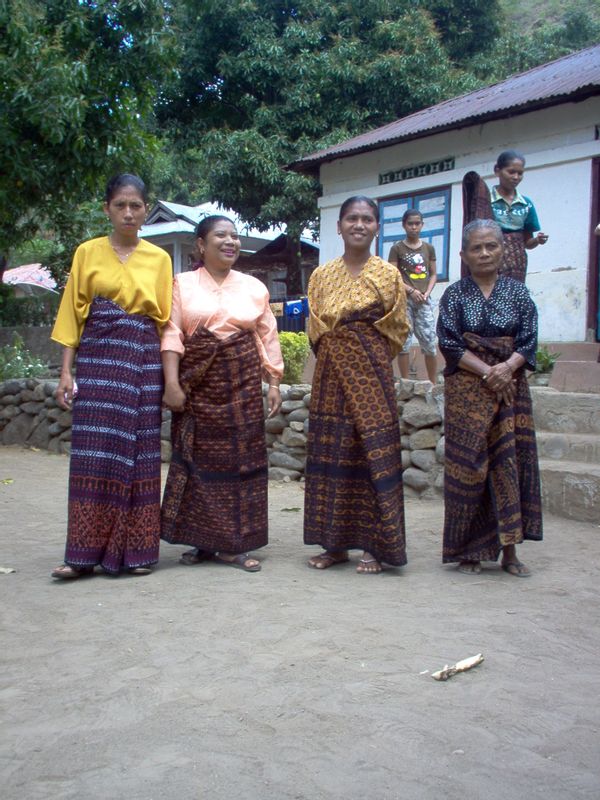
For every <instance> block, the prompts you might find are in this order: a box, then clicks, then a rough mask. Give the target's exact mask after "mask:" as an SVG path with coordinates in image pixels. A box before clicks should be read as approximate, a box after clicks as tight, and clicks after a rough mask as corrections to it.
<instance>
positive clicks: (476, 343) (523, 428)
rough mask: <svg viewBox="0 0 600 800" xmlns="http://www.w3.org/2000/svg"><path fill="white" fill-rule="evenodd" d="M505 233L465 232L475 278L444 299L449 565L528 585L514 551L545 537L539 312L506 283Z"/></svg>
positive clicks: (485, 225)
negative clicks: (536, 407) (533, 377)
mask: <svg viewBox="0 0 600 800" xmlns="http://www.w3.org/2000/svg"><path fill="white" fill-rule="evenodd" d="M502 256H503V245H502V231H501V229H500V226H499V225H498V224H497V223H496V222H494V221H493V220H484V219H476V220H474V221H473V222H470V223H469V224H468V225H466V226H465V229H464V231H463V242H462V250H461V257H462V259H463V261H464V262H465V263H466V265H467V266H468V268H469V272H470V275H469V276H468V277H466V278H463V279H462V280H460V281H457V282H456V283H454V284H452V285H451V286H449V287H448V288H447V289H446V291H445V292H444V295H443V296H442V299H441V301H440V308H439V312H440V313H439V320H438V338H439V345H440V350H441V351H442V353H443V355H444V358H445V359H446V369H445V372H444V375H445V408H446V413H445V435H446V438H445V452H446V456H445V458H446V469H445V483H444V500H445V522H444V544H443V560H444V562H445V563H448V562H458V564H459V567H458V568H459V570H460V571H461V572H464V573H467V574H471V575H473V574H479V573H480V572H481V562H482V561H496V560H497V559H498V557H499V556H500V553H502V562H501V567H502V569H503V570H504V571H505V572H507V573H508V574H509V575H513V576H515V577H519V578H524V577H528V576H529V575H530V571H529V569H528V568H527V567H526V566H525V565H524V564H523V563H521V562H520V561H519V559H518V558H517V551H516V546H517V544H520V543H521V542H523V541H524V540H526V539H531V540H540V539H541V538H542V516H541V501H540V482H539V469H538V461H537V452H536V444H535V431H534V427H533V417H532V410H531V396H530V394H529V388H528V385H527V379H526V374H525V370H527V369H529V370H533V369H535V353H536V349H537V310H536V307H535V304H534V303H533V300H532V299H531V297H530V295H529V291H528V290H527V288H526V286H525V285H524V284H523V283H522V282H520V281H517V280H515V279H513V278H508V277H504V276H500V275H499V274H498V269H499V267H500V264H501V262H502Z"/></svg>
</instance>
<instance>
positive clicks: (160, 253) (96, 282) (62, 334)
mask: <svg viewBox="0 0 600 800" xmlns="http://www.w3.org/2000/svg"><path fill="white" fill-rule="evenodd" d="M172 287H173V270H172V268H171V259H170V257H169V255H168V253H166V252H165V251H164V250H161V248H160V247H156V245H154V244H150V242H147V241H145V240H144V239H140V240H139V243H138V245H137V247H136V249H135V250H134V251H133V253H132V254H131V255H130V256H129V258H128V259H127V261H125V262H124V263H121V261H119V259H118V258H117V254H116V253H115V251H114V250H113V248H112V247H111V244H110V242H109V240H108V236H102V237H100V238H98V239H90V240H89V241H88V242H84V243H83V244H80V245H79V247H78V248H77V250H76V251H75V256H74V257H73V266H72V267H71V274H70V275H69V279H68V281H67V285H66V287H65V291H64V293H63V297H62V300H61V303H60V308H59V309H58V315H57V317H56V322H55V323H54V329H53V330H52V339H54V341H55V342H59V343H60V344H63V345H65V346H66V347H77V346H78V345H79V340H80V339H81V334H82V332H83V326H84V324H85V321H86V319H87V317H88V314H89V312H90V305H91V304H92V301H93V299H94V297H98V296H99V297H105V298H106V299H107V300H112V301H113V302H114V303H117V305H119V306H121V308H123V309H124V310H125V311H127V313H129V314H144V315H146V316H148V317H150V318H151V319H153V320H155V321H156V323H157V327H158V328H159V330H160V327H161V326H162V325H164V324H165V323H166V322H167V320H168V319H169V315H170V313H171V293H172Z"/></svg>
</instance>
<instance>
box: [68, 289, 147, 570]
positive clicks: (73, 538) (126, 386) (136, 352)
mask: <svg viewBox="0 0 600 800" xmlns="http://www.w3.org/2000/svg"><path fill="white" fill-rule="evenodd" d="M77 387H78V394H77V397H76V399H75V401H74V403H73V427H72V440H71V468H70V478H69V527H68V535H67V547H66V554H65V563H66V564H70V565H71V566H73V567H85V566H92V565H94V564H101V565H102V567H103V568H104V569H105V570H106V571H107V572H110V573H117V572H119V570H120V569H126V568H133V567H142V566H147V565H149V564H155V563H156V562H157V561H158V547H159V534H160V425H161V410H160V409H161V396H162V370H161V363H160V342H159V337H158V333H157V331H156V325H155V323H154V322H153V321H152V320H151V319H150V318H149V317H145V316H142V315H140V314H128V313H127V312H126V311H124V310H123V309H122V308H121V307H120V306H118V305H117V304H116V303H113V302H112V301H111V300H107V299H105V298H102V297H96V298H95V299H94V301H93V303H92V306H91V308H90V314H89V317H88V320H87V322H86V325H85V329H84V332H83V336H82V337H81V342H80V344H79V349H78V352H77Z"/></svg>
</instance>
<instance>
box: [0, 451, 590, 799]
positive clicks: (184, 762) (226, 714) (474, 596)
mask: <svg viewBox="0 0 600 800" xmlns="http://www.w3.org/2000/svg"><path fill="white" fill-rule="evenodd" d="M67 470H68V461H67V459H66V458H64V457H61V456H55V455H50V454H48V453H42V452H31V451H26V450H20V449H18V448H7V447H2V448H0V480H2V479H12V481H13V482H11V483H7V482H3V483H0V514H1V518H2V550H1V556H0V566H4V567H14V568H16V570H17V572H16V573H13V574H9V575H0V592H1V595H2V630H3V633H2V651H1V652H2V655H1V662H2V665H1V670H0V680H1V683H0V702H1V715H2V724H1V728H0V758H1V762H0V764H1V766H0V769H1V774H0V793H1V796H2V797H3V798H4V800H37V798H41V799H43V800H48V799H49V798H51V799H52V800H54V799H55V798H56V799H58V798H60V800H63V798H64V799H65V800H66V798H78V800H96V799H98V800H100V798H102V800H105V799H106V800H120V798H130V799H131V800H138V798H139V800H142V799H143V800H191V799H192V798H193V799H194V800H196V798H202V800H230V799H231V798H241V799H242V800H262V799H263V798H264V800H288V798H289V800H338V799H339V800H341V799H342V798H343V799H344V800H354V798H357V800H358V798H361V800H362V798H367V799H368V800H396V798H398V799H399V798H402V799H403V800H438V799H439V798H444V799H445V800H455V799H456V800H458V799H459V798H460V799H461V800H463V798H475V800H479V798H481V800H484V798H485V800H495V799H496V798H503V800H512V798H515V799H517V798H518V799H519V800H522V799H525V800H536V799H537V798H545V800H548V799H549V798H556V799H557V800H558V799H559V798H560V800H574V799H575V798H598V797H599V796H600V709H599V702H598V698H599V689H600V666H599V658H598V656H599V650H600V648H599V636H598V586H599V578H600V574H599V573H600V558H599V557H600V530H599V529H598V527H597V526H594V525H589V524H583V523H576V522H571V521H567V520H562V519H559V518H556V517H554V518H552V517H549V518H548V519H547V520H546V541H545V542H543V543H542V544H535V543H531V544H529V545H525V546H524V547H523V548H522V549H521V556H522V557H523V559H524V560H526V561H527V562H528V564H529V565H530V566H531V567H532V568H533V569H534V570H535V574H534V575H533V577H531V578H530V579H528V580H520V579H516V578H511V577H509V576H507V575H505V574H504V573H503V572H501V571H500V570H499V569H498V568H497V567H496V566H495V565H490V568H489V569H487V570H485V572H484V573H483V574H482V575H481V576H479V577H469V576H464V575H461V574H459V573H457V572H456V571H455V570H454V569H452V568H448V567H442V566H441V564H440V560H439V550H440V530H441V520H442V506H441V504H440V503H437V502H431V501H430V502H419V501H415V500H412V501H410V502H409V503H408V504H407V510H406V515H407V522H408V532H409V533H408V541H409V565H408V567H406V568H404V569H402V570H388V571H386V572H385V573H384V574H383V575H381V576H376V577H373V576H363V575H357V574H356V573H355V571H354V565H350V564H348V565H344V566H341V567H337V568H335V569H331V570H328V571H326V572H317V571H314V570H309V569H308V568H307V567H306V558H307V556H308V555H309V553H310V552H315V551H316V549H315V548H311V549H310V550H309V548H305V547H304V546H303V545H302V543H301V541H302V539H301V537H302V527H301V522H302V516H301V512H300V511H299V510H296V509H299V508H300V507H301V506H302V502H303V493H302V489H301V487H300V486H298V485H295V484H275V485H272V486H271V487H270V516H271V543H270V545H269V546H268V548H266V549H265V550H264V551H263V552H262V557H263V558H264V564H263V570H262V572H260V573H258V574H247V573H244V572H241V571H239V570H234V569H231V568H229V567H224V566H219V565H216V564H208V565H201V566H197V567H185V566H180V565H179V564H178V563H177V560H178V557H179V554H180V552H181V551H182V549H183V548H180V547H173V546H169V545H166V546H164V547H163V549H162V557H161V563H160V567H159V568H158V569H157V570H156V571H155V572H154V574H153V575H151V576H149V577H143V578H142V577H138V578H134V577H130V576H124V577H120V578H117V579H115V578H110V577H107V576H104V575H98V576H97V577H94V578H91V579H85V580H80V581H74V582H71V583H68V582H64V583H61V582H56V581H52V580H51V579H50V577H49V572H50V570H51V568H52V567H54V566H55V565H56V564H58V563H60V561H61V556H62V550H63V546H64V532H65V516H66V485H67ZM478 652H483V654H484V656H485V659H486V660H485V662H484V664H482V665H481V666H480V667H478V668H477V669H475V670H473V671H471V672H469V673H465V674H463V675H458V676H456V677H454V678H453V679H451V680H450V681H448V682H447V683H438V682H436V681H434V680H432V679H431V677H430V674H428V673H426V674H421V673H422V672H423V671H424V670H429V671H430V672H431V671H434V670H435V669H438V668H440V667H442V666H443V665H444V664H446V663H448V662H449V663H453V662H454V661H456V660H457V659H460V658H464V657H466V656H469V655H473V654H475V653H478Z"/></svg>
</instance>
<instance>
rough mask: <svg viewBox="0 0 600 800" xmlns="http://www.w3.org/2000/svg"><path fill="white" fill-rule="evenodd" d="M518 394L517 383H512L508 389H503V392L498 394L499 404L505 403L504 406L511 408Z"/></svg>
mask: <svg viewBox="0 0 600 800" xmlns="http://www.w3.org/2000/svg"><path fill="white" fill-rule="evenodd" d="M516 392H517V382H516V381H511V382H510V383H509V384H508V386H507V387H506V389H503V390H502V391H501V392H496V397H497V398H498V402H499V403H504V405H506V406H510V405H512V402H513V400H514V399H515V394H516Z"/></svg>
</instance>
